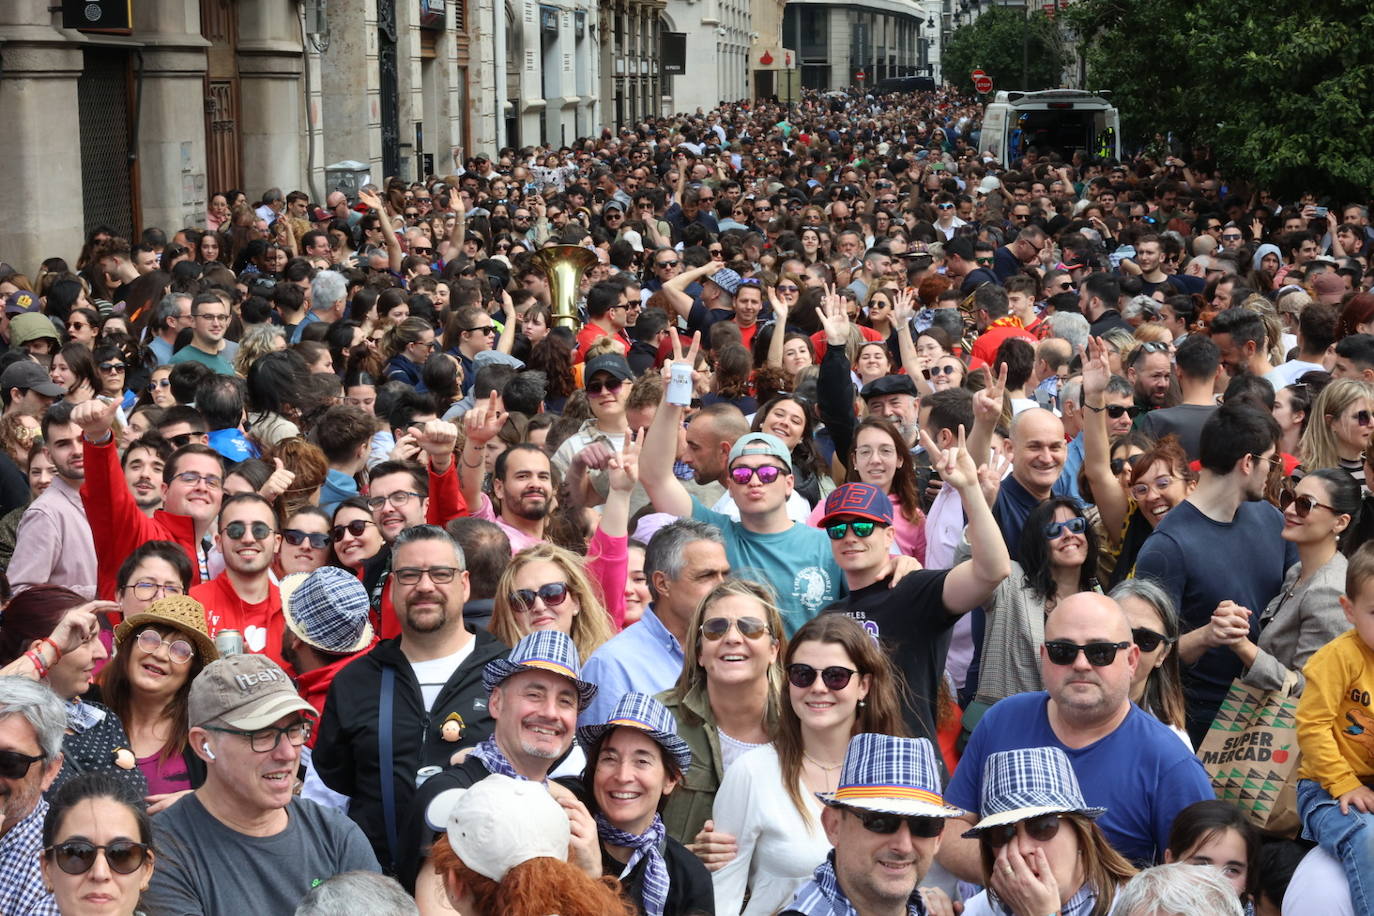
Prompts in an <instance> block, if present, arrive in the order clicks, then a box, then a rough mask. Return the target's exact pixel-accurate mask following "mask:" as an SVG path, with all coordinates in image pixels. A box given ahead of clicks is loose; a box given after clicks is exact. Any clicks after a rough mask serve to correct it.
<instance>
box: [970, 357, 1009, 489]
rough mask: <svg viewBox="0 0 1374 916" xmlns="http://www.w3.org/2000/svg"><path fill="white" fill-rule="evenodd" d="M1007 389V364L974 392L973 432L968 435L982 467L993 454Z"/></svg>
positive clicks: (971, 446) (973, 451)
mask: <svg viewBox="0 0 1374 916" xmlns="http://www.w3.org/2000/svg"><path fill="white" fill-rule="evenodd" d="M1006 390H1007V364H1006V363H1003V364H1002V368H1001V369H1000V370H998V372H997V378H996V380H995V381H993V383H992V384H991V385H989V386H988V387H986V388H984V389H983V390H982V391H975V392H974V393H973V432H971V433H969V436H968V450H969V452H971V453H972V454H973V460H974V461H976V462H977V463H978V465H979V466H980V467H981V466H982V465H984V464H987V462H988V458H990V457H991V456H992V433H993V430H995V429H996V428H997V421H998V420H1000V419H1002V406H1003V403H1004V399H1005V396H1006Z"/></svg>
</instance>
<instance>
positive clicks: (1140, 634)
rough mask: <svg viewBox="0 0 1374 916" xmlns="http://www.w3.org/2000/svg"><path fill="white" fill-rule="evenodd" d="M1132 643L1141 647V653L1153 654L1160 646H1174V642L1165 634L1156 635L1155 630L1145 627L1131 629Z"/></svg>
mask: <svg viewBox="0 0 1374 916" xmlns="http://www.w3.org/2000/svg"><path fill="white" fill-rule="evenodd" d="M1131 642H1133V643H1135V644H1136V645H1137V646H1139V647H1140V651H1141V652H1153V651H1154V650H1156V649H1158V648H1159V646H1160V644H1161V643H1163V644H1164V645H1166V646H1168V645H1173V642H1174V641H1173V640H1172V639H1170V638H1169V637H1167V636H1165V635H1164V634H1163V633H1156V632H1155V631H1154V630H1149V629H1146V628H1145V627H1132V628H1131Z"/></svg>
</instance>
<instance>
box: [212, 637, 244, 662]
mask: <svg viewBox="0 0 1374 916" xmlns="http://www.w3.org/2000/svg"><path fill="white" fill-rule="evenodd" d="M215 648H216V649H218V650H219V655H220V658H224V657H225V656H228V655H242V654H243V634H242V633H240V632H239V631H238V630H220V631H219V632H218V633H216V634H215Z"/></svg>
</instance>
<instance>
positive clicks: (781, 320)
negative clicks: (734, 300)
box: [768, 286, 788, 369]
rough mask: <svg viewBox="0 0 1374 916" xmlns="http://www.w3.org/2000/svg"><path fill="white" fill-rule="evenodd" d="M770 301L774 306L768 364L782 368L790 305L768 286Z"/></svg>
mask: <svg viewBox="0 0 1374 916" xmlns="http://www.w3.org/2000/svg"><path fill="white" fill-rule="evenodd" d="M768 301H769V303H771V304H772V306H773V336H772V338H770V339H769V341H768V365H770V366H772V367H773V368H775V369H781V368H782V351H783V347H784V346H786V344H787V311H788V305H787V303H786V302H783V301H782V299H781V298H779V296H778V294H777V291H776V290H774V289H773V287H771V286H770V287H768Z"/></svg>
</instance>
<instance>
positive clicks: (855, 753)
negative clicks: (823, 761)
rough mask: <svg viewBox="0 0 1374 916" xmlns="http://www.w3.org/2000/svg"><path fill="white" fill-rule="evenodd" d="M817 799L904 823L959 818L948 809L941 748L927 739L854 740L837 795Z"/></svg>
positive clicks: (825, 794) (859, 737)
mask: <svg viewBox="0 0 1374 916" xmlns="http://www.w3.org/2000/svg"><path fill="white" fill-rule="evenodd" d="M816 797H817V798H818V799H820V800H821V801H822V802H823V803H825V804H827V805H830V806H832V807H834V806H839V807H845V808H862V809H863V810H865V811H877V812H879V813H880V814H897V815H901V816H903V817H959V816H961V815H963V814H964V810H963V809H962V808H956V807H954V806H953V805H948V804H945V800H944V798H943V796H942V795H941V794H940V769H939V765H938V764H937V763H936V760H935V746H934V745H932V744H931V743H930V741H928V740H927V739H925V738H894V737H893V736H891V735H874V734H863V735H855V736H854V737H853V738H850V739H849V748H848V749H847V750H846V751H845V754H844V767H843V768H842V769H841V770H840V782H839V785H838V786H837V787H836V789H835V791H834V792H817V793H816Z"/></svg>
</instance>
